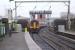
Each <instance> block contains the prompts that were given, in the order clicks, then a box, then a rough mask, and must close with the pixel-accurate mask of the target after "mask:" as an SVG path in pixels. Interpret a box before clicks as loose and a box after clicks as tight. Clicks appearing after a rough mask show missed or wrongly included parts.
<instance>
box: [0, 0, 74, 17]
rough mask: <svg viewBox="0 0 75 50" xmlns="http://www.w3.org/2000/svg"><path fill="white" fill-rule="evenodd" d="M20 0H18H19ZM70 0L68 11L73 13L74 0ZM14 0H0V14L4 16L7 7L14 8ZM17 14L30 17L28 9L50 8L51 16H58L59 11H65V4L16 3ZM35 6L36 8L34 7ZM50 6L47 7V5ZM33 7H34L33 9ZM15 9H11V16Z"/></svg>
mask: <svg viewBox="0 0 75 50" xmlns="http://www.w3.org/2000/svg"><path fill="white" fill-rule="evenodd" d="M19 1H20V0H19ZM70 1H71V7H70V11H71V13H74V14H75V0H70ZM18 5H19V6H18ZM14 6H15V4H14V1H12V2H9V0H0V16H6V14H7V9H10V8H11V9H14V8H15V7H14ZM17 6H18V7H17V16H19V15H20V16H24V17H30V16H29V11H31V10H51V11H52V15H51V16H52V17H60V14H61V12H67V6H65V4H64V3H21V4H20V3H17ZM35 6H36V8H35ZM50 6H51V8H50V9H49V7H50ZM34 8H35V9H34ZM14 16H15V10H13V17H14Z"/></svg>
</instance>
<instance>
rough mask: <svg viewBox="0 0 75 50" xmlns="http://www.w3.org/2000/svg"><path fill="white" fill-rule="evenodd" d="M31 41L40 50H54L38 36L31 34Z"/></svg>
mask: <svg viewBox="0 0 75 50" xmlns="http://www.w3.org/2000/svg"><path fill="white" fill-rule="evenodd" d="M31 36H32V38H33V40H34V41H35V42H36V44H37V45H39V46H40V47H41V48H42V50H55V49H54V48H52V46H50V45H49V44H48V43H47V42H45V41H44V40H43V39H42V38H41V37H40V36H39V34H36V33H35V34H31Z"/></svg>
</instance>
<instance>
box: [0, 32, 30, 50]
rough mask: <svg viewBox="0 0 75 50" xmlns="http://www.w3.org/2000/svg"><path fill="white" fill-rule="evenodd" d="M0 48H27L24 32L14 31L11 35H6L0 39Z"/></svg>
mask: <svg viewBox="0 0 75 50" xmlns="http://www.w3.org/2000/svg"><path fill="white" fill-rule="evenodd" d="M0 50H29V49H28V46H27V44H26V41H25V37H24V33H23V32H20V33H14V34H12V37H6V38H5V39H4V40H3V41H0Z"/></svg>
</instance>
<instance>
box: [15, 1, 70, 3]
mask: <svg viewBox="0 0 75 50" xmlns="http://www.w3.org/2000/svg"><path fill="white" fill-rule="evenodd" d="M15 2H16V3H25V2H26V3H28V2H30V3H31V2H70V1H15Z"/></svg>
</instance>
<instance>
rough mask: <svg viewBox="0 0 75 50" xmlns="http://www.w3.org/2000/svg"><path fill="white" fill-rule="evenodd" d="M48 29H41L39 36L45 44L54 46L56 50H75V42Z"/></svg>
mask: <svg viewBox="0 0 75 50" xmlns="http://www.w3.org/2000/svg"><path fill="white" fill-rule="evenodd" d="M47 29H48V28H44V29H41V30H40V32H39V35H40V37H41V38H42V39H43V40H44V41H45V42H47V43H48V44H49V45H50V46H52V48H54V50H75V40H73V39H70V38H68V37H64V36H61V35H57V34H55V33H53V32H50V31H49V30H47Z"/></svg>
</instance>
